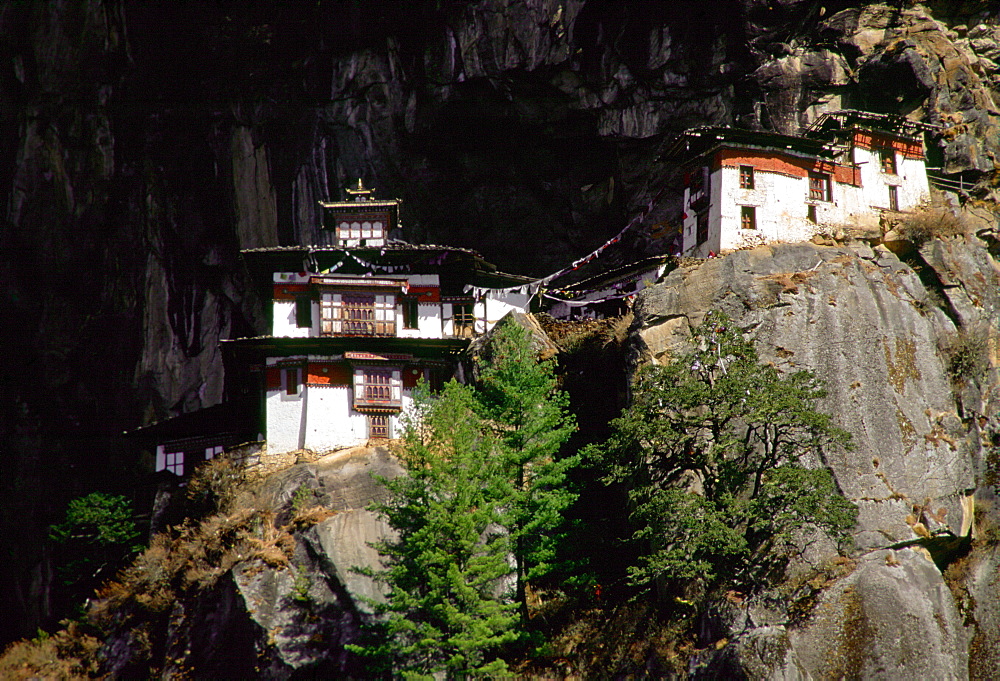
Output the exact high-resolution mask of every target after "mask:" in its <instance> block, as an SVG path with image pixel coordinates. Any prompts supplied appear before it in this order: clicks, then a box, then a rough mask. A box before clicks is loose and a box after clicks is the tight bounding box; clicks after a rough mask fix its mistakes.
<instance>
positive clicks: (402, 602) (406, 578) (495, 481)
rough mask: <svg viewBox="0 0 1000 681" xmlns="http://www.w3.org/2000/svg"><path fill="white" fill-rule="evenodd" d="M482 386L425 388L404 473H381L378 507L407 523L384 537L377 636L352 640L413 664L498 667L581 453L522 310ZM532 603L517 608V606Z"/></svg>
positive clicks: (500, 336) (496, 346)
mask: <svg viewBox="0 0 1000 681" xmlns="http://www.w3.org/2000/svg"><path fill="white" fill-rule="evenodd" d="M478 368H479V378H480V381H479V385H478V387H476V388H472V387H468V386H463V385H459V384H458V383H455V382H454V381H452V382H450V383H448V384H447V385H446V386H445V387H444V390H443V391H442V392H441V393H440V394H439V395H429V394H427V392H426V391H425V390H424V389H423V388H421V389H420V390H418V391H417V395H416V398H415V403H416V404H415V407H414V409H413V411H412V412H411V413H410V414H409V415H408V418H407V423H406V428H405V432H404V435H403V438H402V443H401V447H400V448H399V449H398V454H399V456H400V458H401V460H402V463H403V464H404V467H405V468H406V473H405V474H404V475H402V476H400V477H398V478H394V479H392V480H382V482H383V483H384V484H385V485H386V488H387V489H388V492H389V495H388V499H387V500H386V501H385V502H383V503H380V504H377V505H376V506H375V507H374V509H375V510H376V512H378V513H379V514H380V515H381V516H382V517H383V518H385V519H386V520H387V521H388V523H389V524H390V525H391V526H392V527H393V528H394V529H395V530H396V532H397V536H396V537H395V538H393V539H389V540H386V541H383V542H380V543H378V544H376V548H377V549H378V551H379V553H380V554H381V555H382V556H383V559H384V561H385V564H386V567H385V569H383V570H381V571H373V570H369V571H367V573H368V574H370V575H371V576H373V577H375V578H376V579H377V580H379V581H381V582H383V583H384V584H385V585H386V586H387V588H388V594H387V597H386V600H385V602H382V603H375V604H374V606H375V609H376V611H377V612H378V613H379V614H380V615H381V618H380V620H379V622H377V623H376V625H375V629H376V641H375V642H373V643H371V644H370V645H367V646H353V647H352V649H353V650H355V651H356V652H360V653H362V654H364V655H366V656H369V657H371V658H374V659H376V660H382V661H383V662H385V663H386V664H387V665H388V666H389V668H390V669H391V670H392V671H393V672H394V673H400V674H403V675H404V676H415V677H419V676H420V675H427V674H435V673H444V674H445V675H446V676H447V677H449V678H464V677H466V676H468V675H475V674H496V673H499V672H502V671H503V670H504V669H505V667H504V664H503V661H502V660H500V659H499V657H498V655H499V653H500V651H501V649H502V647H503V646H504V645H506V644H508V643H511V642H513V641H515V640H517V639H518V638H519V637H520V636H521V626H520V625H523V624H524V618H523V614H524V612H525V610H526V599H525V591H526V589H525V584H526V583H527V580H529V579H534V578H536V577H539V576H541V575H544V574H545V573H546V571H547V570H548V569H549V561H551V558H552V556H553V555H554V551H555V544H556V542H557V541H558V538H559V534H558V529H559V526H560V525H561V523H562V512H563V510H564V509H565V508H566V507H567V506H568V505H569V504H570V503H572V501H573V500H574V498H575V495H574V494H572V493H571V492H569V491H567V490H566V489H564V483H565V477H566V472H567V470H568V469H569V467H571V466H572V465H574V464H575V463H576V462H577V460H578V457H577V456H572V457H567V458H563V459H560V458H559V457H558V456H557V455H558V450H559V448H560V446H561V445H562V444H563V443H564V442H565V441H566V439H567V438H568V437H569V435H570V433H571V432H572V429H573V428H574V424H573V420H572V418H571V416H569V414H568V413H567V409H566V408H567V399H566V397H565V396H564V394H563V393H562V392H561V391H559V390H558V389H557V382H556V378H555V376H554V373H553V368H552V366H551V363H550V362H538V361H537V356H536V355H535V353H534V351H533V350H532V348H531V344H530V339H529V338H528V334H527V332H526V331H525V329H523V328H522V327H520V326H518V325H517V324H511V323H508V324H505V325H503V326H502V327H501V328H499V329H498V330H497V332H496V334H495V335H494V337H493V338H492V339H491V341H490V343H489V345H488V352H487V355H486V356H485V357H484V358H483V359H481V360H480V361H479V366H478ZM519 608H520V610H521V613H520V615H519V613H518V609H519Z"/></svg>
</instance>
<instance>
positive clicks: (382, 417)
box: [368, 414, 392, 440]
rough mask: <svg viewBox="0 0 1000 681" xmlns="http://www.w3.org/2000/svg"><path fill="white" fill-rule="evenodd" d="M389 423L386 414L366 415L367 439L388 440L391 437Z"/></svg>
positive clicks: (389, 420)
mask: <svg viewBox="0 0 1000 681" xmlns="http://www.w3.org/2000/svg"><path fill="white" fill-rule="evenodd" d="M391 423H392V421H391V419H390V418H389V415H388V414H368V439H370V440H383V439H384V440H388V439H389V438H390V437H392V430H391Z"/></svg>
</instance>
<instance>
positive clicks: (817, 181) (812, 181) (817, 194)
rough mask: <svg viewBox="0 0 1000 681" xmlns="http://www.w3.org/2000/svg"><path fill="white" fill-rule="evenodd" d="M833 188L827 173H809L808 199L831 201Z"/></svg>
mask: <svg viewBox="0 0 1000 681" xmlns="http://www.w3.org/2000/svg"><path fill="white" fill-rule="evenodd" d="M832 194H833V188H832V186H831V184H830V175H829V173H809V200H811V201H827V202H829V201H832V200H833V196H832Z"/></svg>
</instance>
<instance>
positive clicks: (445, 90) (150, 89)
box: [0, 0, 1000, 639]
mask: <svg viewBox="0 0 1000 681" xmlns="http://www.w3.org/2000/svg"><path fill="white" fill-rule="evenodd" d="M997 30H998V29H997V27H996V16H995V13H993V14H991V12H990V10H989V8H988V7H986V5H984V4H977V3H965V2H946V1H943V0H941V1H936V2H930V3H927V4H926V5H919V4H913V3H891V4H886V5H881V4H873V3H868V2H850V1H849V0H831V1H830V2H825V3H815V2H811V1H808V0H806V1H803V0H798V1H797V0H780V1H773V0H770V1H765V0H741V1H740V2H730V1H728V0H725V1H724V0H703V1H701V2H662V3H656V2H645V1H639V0H636V1H634V2H616V1H611V0H480V1H478V2H459V1H458V0H455V1H444V2H435V3H430V2H427V3H420V4H416V5H414V4H410V3H398V2H392V1H389V0H374V1H372V2H363V3H362V2H333V1H330V2H318V3H291V4H289V3H276V2H274V3H272V2H261V3H252V4H242V3H231V4H230V3H210V2H193V3H182V4H175V3H139V2H136V3H131V2H113V1H109V2H99V1H97V0H92V1H84V2H69V1H53V2H34V3H32V2H28V3H9V4H6V5H4V6H3V7H0V150H2V152H3V153H2V154H0V194H2V196H3V199H4V207H5V214H4V222H3V229H2V232H0V282H2V291H3V294H2V297H0V315H2V318H3V324H2V327H0V329H2V331H0V332H2V333H3V342H4V348H5V351H6V356H7V358H8V359H7V361H6V362H5V363H4V364H3V366H2V368H0V433H2V434H3V436H4V437H3V445H2V447H3V451H2V452H0V493H2V497H3V499H4V502H3V507H2V509H0V533H2V534H3V536H5V537H6V538H7V540H8V541H7V545H8V547H9V551H10V554H9V558H10V559H9V560H6V561H3V563H2V567H0V583H2V584H3V585H4V593H3V594H2V598H3V601H4V602H5V603H8V604H11V605H10V608H11V612H12V613H13V614H14V615H16V616H14V617H9V618H7V619H6V620H5V621H4V623H3V624H2V625H0V627H2V628H0V639H6V638H8V637H10V636H12V635H18V634H25V633H31V632H34V631H35V627H36V626H37V625H38V624H39V623H44V622H47V621H49V617H50V616H52V615H54V614H56V613H54V612H53V611H52V609H51V608H50V606H49V604H48V601H47V594H48V593H49V584H50V582H51V580H52V574H51V569H50V568H49V566H48V564H47V561H46V560H45V557H44V555H43V551H42V549H41V547H42V543H41V542H39V541H38V538H39V537H40V536H42V535H43V534H44V528H45V526H46V525H47V524H48V523H49V522H51V521H52V520H53V519H54V518H55V516H56V514H57V513H58V512H59V511H60V509H61V508H62V505H63V504H64V502H65V500H66V499H67V498H69V497H71V496H76V495H79V494H80V493H83V492H85V491H89V490H90V489H93V488H97V487H100V488H105V489H116V488H118V489H121V488H125V487H127V486H128V485H130V484H131V482H132V481H133V480H134V479H135V478H134V477H133V474H134V473H135V472H136V471H138V470H139V469H141V466H140V465H139V462H136V461H134V460H133V459H132V458H130V454H129V451H128V449H127V448H126V447H124V446H122V444H121V443H120V441H119V438H118V437H117V434H118V433H120V432H121V431H122V430H124V429H127V428H132V427H135V426H137V425H140V424H143V423H148V422H151V421H154V420H157V419H160V418H163V417H166V416H170V415H175V414H179V413H183V412H186V411H191V410H193V409H197V408H199V407H202V406H207V405H211V404H214V403H216V402H217V401H218V400H219V399H220V398H221V396H222V378H223V377H222V370H221V364H220V362H219V358H218V351H217V342H218V340H219V339H220V338H227V337H233V336H236V335H239V334H243V333H249V332H252V331H254V330H260V323H261V319H262V315H261V308H260V301H257V300H254V299H253V298H252V296H251V295H250V294H249V293H248V291H249V289H248V286H247V281H246V277H245V273H244V272H243V270H242V267H241V265H240V262H239V258H238V249H239V248H241V247H253V246H264V245H273V244H290V243H300V242H309V241H311V238H312V236H311V235H312V234H313V232H314V230H315V229H317V226H318V220H319V217H318V214H317V211H316V201H317V200H319V199H325V198H328V197H330V196H335V195H336V194H337V192H338V191H339V188H340V187H341V186H343V185H345V184H346V183H347V182H348V181H349V180H352V179H354V178H356V177H358V176H361V177H363V178H364V179H365V181H366V183H368V184H371V185H374V186H376V187H377V188H378V190H379V192H380V193H382V194H383V195H394V196H400V197H402V198H403V199H404V201H405V204H404V216H403V217H404V232H405V234H404V236H405V237H406V238H407V239H409V240H412V241H416V242H422V241H426V242H438V243H449V244H454V245H459V246H472V247H474V248H476V249H478V250H480V251H481V252H483V253H484V255H486V257H487V258H488V259H491V260H493V261H495V262H497V263H498V264H499V265H500V266H501V267H503V268H504V269H508V270H511V271H516V272H520V273H525V274H544V273H547V272H548V271H551V270H552V269H554V268H556V267H557V266H561V265H563V264H565V263H566V261H567V260H569V259H570V258H572V257H576V256H579V255H581V254H584V253H586V252H589V250H590V249H592V248H593V247H594V246H596V245H598V244H600V243H602V242H603V241H604V240H605V239H606V238H607V237H608V236H610V235H612V234H614V233H616V232H617V231H618V230H619V229H620V228H621V227H622V225H624V224H625V223H626V222H627V221H628V219H629V218H630V217H632V216H633V215H635V214H636V213H637V211H639V210H640V209H642V208H644V207H645V206H647V205H648V204H649V202H650V201H651V200H652V199H653V198H654V197H656V202H655V205H654V209H653V210H652V212H651V213H650V214H649V215H648V216H647V218H646V219H645V222H644V224H643V225H641V226H640V228H639V229H638V230H636V232H635V233H633V234H630V235H629V237H628V239H627V240H626V242H625V243H624V244H623V248H622V250H621V251H618V252H616V253H615V254H612V255H609V256H608V257H609V258H616V259H627V258H628V257H629V256H630V255H632V254H636V253H642V252H649V251H652V250H656V249H658V248H661V247H662V246H663V244H662V243H661V242H658V241H657V239H658V238H660V237H659V236H654V235H659V234H661V233H662V230H661V229H659V228H656V227H657V226H662V225H664V224H666V225H670V224H673V221H674V220H675V219H676V216H677V211H678V210H679V209H678V206H677V202H676V198H677V196H676V186H675V184H674V183H675V181H676V177H675V173H674V171H673V169H672V168H670V167H666V166H664V165H663V164H661V163H657V162H656V157H657V154H658V151H659V148H660V145H661V143H662V141H663V139H664V138H665V136H667V135H669V134H670V133H672V132H676V131H678V130H681V129H683V128H685V127H688V126H691V125H702V124H740V125H745V126H750V127H755V126H760V127H764V128H774V129H779V130H795V129H797V127H798V126H800V125H802V124H804V123H806V122H808V121H809V120H811V119H812V118H813V117H815V115H817V114H818V113H819V112H821V111H823V110H825V109H828V108H838V107H840V106H856V107H867V108H872V109H874V110H878V111H895V112H902V113H907V114H910V115H913V116H916V117H921V118H923V119H926V120H930V121H932V122H937V123H941V124H942V125H944V126H945V127H946V131H945V134H944V136H943V138H942V141H941V144H940V147H939V151H940V153H939V157H940V159H941V162H940V164H941V165H944V166H945V167H946V168H947V169H948V170H949V171H954V172H957V171H973V172H983V171H988V170H991V169H992V168H993V163H994V159H995V158H996V157H997V148H996V147H997V144H998V143H997V135H996V122H997V116H998V113H997V107H996V104H995V98H996V93H997V90H998V83H1000V81H998V77H1000V75H998V67H997V63H998V61H1000V54H998V52H997V50H996V42H997V41H996V31H997ZM525 244H530V245H531V246H529V247H525Z"/></svg>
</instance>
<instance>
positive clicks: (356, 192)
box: [347, 177, 375, 201]
mask: <svg viewBox="0 0 1000 681" xmlns="http://www.w3.org/2000/svg"><path fill="white" fill-rule="evenodd" d="M347 193H348V194H349V195H350V196H351V197H352V198H353V199H354V200H356V201H361V200H365V199H372V198H374V197H373V196H372V194H374V193H375V190H374V189H365V185H364V183H363V182H362V181H361V178H360V177H359V178H358V186H357V189H351V188H350V187H347Z"/></svg>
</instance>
